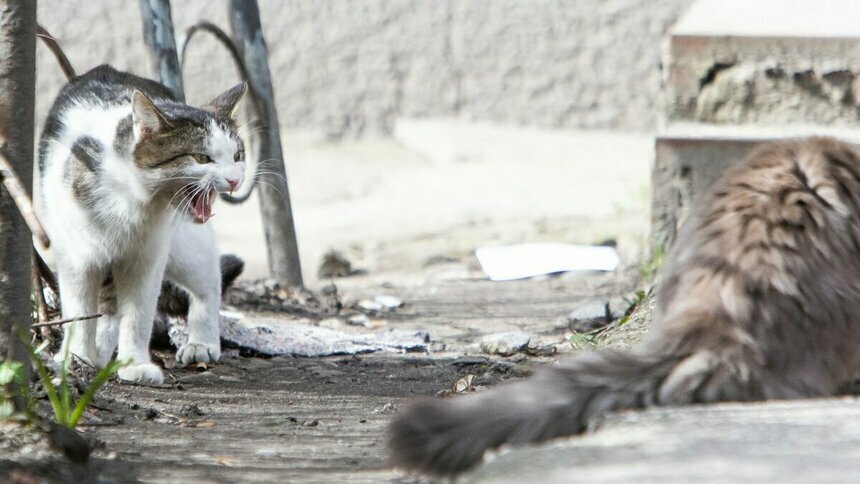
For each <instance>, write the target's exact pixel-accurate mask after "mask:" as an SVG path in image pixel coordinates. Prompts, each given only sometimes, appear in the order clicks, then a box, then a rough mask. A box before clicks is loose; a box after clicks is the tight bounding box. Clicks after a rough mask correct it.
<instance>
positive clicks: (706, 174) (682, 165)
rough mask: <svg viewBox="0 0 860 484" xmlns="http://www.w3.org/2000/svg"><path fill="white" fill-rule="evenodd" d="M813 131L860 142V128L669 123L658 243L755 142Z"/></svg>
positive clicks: (654, 236) (660, 176)
mask: <svg viewBox="0 0 860 484" xmlns="http://www.w3.org/2000/svg"><path fill="white" fill-rule="evenodd" d="M813 135H816V136H833V137H836V138H839V139H842V140H845V141H848V142H852V143H857V144H860V127H858V128H855V129H846V128H828V127H823V126H815V125H791V126H737V125H734V126H731V125H729V126H726V125H713V124H700V123H673V124H671V125H669V126H668V127H667V128H666V129H665V130H664V131H663V133H662V134H660V135H658V136H657V138H656V141H655V158H654V167H653V169H652V178H651V183H652V189H651V240H652V246H653V247H655V248H656V247H663V248H667V247H668V245H670V244H671V242H672V241H673V240H674V239H675V235H676V234H677V229H678V227H679V226H680V224H681V223H682V222H683V220H684V219H685V218H686V216H687V215H688V214H689V213H690V211H691V209H692V208H693V207H695V206H696V204H697V203H698V202H699V200H700V198H701V197H702V195H703V194H704V193H706V192H707V190H708V189H709V188H710V186H711V185H713V183H714V182H715V181H716V180H717V179H718V178H719V177H720V176H722V175H723V173H725V171H726V169H727V168H728V167H729V166H731V165H732V164H733V163H737V162H739V161H741V160H743V159H744V158H745V157H746V155H747V154H748V153H749V152H750V150H752V149H753V148H754V147H755V146H757V145H759V144H761V143H766V142H769V141H775V140H780V139H790V138H803V137H807V136H813Z"/></svg>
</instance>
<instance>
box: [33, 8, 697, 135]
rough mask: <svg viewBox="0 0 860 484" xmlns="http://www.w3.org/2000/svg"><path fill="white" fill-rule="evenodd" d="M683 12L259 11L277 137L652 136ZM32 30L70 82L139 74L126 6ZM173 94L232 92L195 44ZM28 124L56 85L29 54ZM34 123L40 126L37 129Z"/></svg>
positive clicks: (132, 17)
mask: <svg viewBox="0 0 860 484" xmlns="http://www.w3.org/2000/svg"><path fill="white" fill-rule="evenodd" d="M687 3H689V0H649V1H647V2H643V1H641V0H494V1H485V0H432V1H428V0H360V1H358V0H356V1H351V0H283V1H282V0H261V1H260V8H261V10H262V12H263V26H264V29H265V33H266V36H267V40H268V43H269V51H270V62H271V68H272V73H273V76H274V86H275V94H276V97H277V103H278V109H279V113H280V117H281V125H282V126H283V127H287V128H301V129H322V130H324V131H325V132H327V133H328V134H330V135H332V136H335V137H337V136H341V135H357V134H363V133H379V132H383V133H387V132H390V130H391V129H392V126H393V123H394V121H395V120H396V119H397V118H398V117H401V116H403V117H427V116H453V117H460V118H463V119H477V120H489V121H494V122H500V123H510V124H525V125H537V126H546V127H570V128H603V129H618V130H637V131H650V130H653V127H654V123H655V119H656V106H657V104H658V102H657V95H658V90H659V79H660V73H659V61H660V42H661V38H662V35H663V33H664V32H665V31H666V30H667V28H668V27H669V26H670V25H671V23H672V22H673V21H674V19H675V18H676V17H677V16H678V15H679V13H680V12H681V11H682V10H683V8H684V7H685V5H686V4H687ZM173 16H174V21H175V23H176V27H177V35H178V36H179V37H181V36H182V33H181V32H183V31H184V29H185V28H187V27H188V26H189V25H191V24H193V23H194V22H196V21H197V20H201V19H208V20H210V21H213V22H215V23H217V24H219V25H222V26H223V27H224V28H225V29H226V28H227V22H226V2H216V1H212V0H183V1H176V0H174V1H173ZM39 20H40V22H41V23H42V24H43V25H44V26H45V27H46V28H47V29H48V30H49V31H50V32H51V33H52V34H54V36H55V37H57V38H58V39H59V40H60V42H61V44H62V45H63V46H64V48H65V49H66V51H67V53H68V55H69V57H70V58H71V61H72V63H73V64H74V66H75V68H76V69H77V70H78V71H79V72H81V71H84V70H86V69H88V68H89V67H92V66H94V65H96V64H99V63H102V62H110V63H112V64H114V65H116V66H117V67H119V68H122V69H128V70H131V71H133V72H136V73H139V74H144V75H149V74H150V71H149V64H148V62H147V60H146V57H145V54H144V51H143V46H142V40H141V27H140V15H139V12H138V6H137V2H136V1H133V0H125V1H122V2H119V1H93V0H62V1H61V0H42V1H40V2H39ZM186 67H187V70H186V72H187V75H186V90H187V91H189V93H188V97H189V101H191V102H203V101H205V100H206V99H207V98H208V97H209V96H212V95H214V94H216V93H217V92H218V91H219V90H220V89H224V88H227V87H229V86H230V85H231V84H232V83H233V82H235V81H236V80H237V77H236V74H235V73H234V70H233V68H232V66H231V64H230V61H229V60H228V57H227V55H226V54H225V53H223V52H222V51H221V48H220V47H219V46H218V45H216V44H215V42H214V41H212V40H209V39H204V38H203V37H202V36H201V38H200V39H195V44H193V45H192V48H191V49H190V52H189V56H188V63H187V66H186ZM38 70H39V84H38V96H39V99H38V112H39V113H40V114H42V115H43V114H44V113H45V112H46V110H47V107H48V106H49V105H50V102H51V100H52V98H53V96H54V95H55V93H56V92H57V90H58V89H59V86H60V85H61V77H60V74H59V70H58V68H57V67H56V66H55V65H54V61H53V59H52V58H51V57H50V55H49V54H48V52H47V51H46V50H45V49H43V48H41V47H40V48H39V62H38ZM40 119H41V118H40Z"/></svg>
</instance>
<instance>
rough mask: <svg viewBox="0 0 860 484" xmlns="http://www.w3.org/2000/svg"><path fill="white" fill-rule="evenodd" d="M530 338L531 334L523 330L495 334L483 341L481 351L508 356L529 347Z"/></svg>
mask: <svg viewBox="0 0 860 484" xmlns="http://www.w3.org/2000/svg"><path fill="white" fill-rule="evenodd" d="M530 340H531V338H530V337H529V335H527V334H526V333H523V332H522V331H512V332H510V333H499V334H493V335H490V336H487V337H485V338H484V339H483V340H482V341H481V351H483V352H484V353H487V354H495V355H502V356H508V355H512V354H514V353H517V352H519V351H522V350H524V349H526V348H528V346H529V341H530Z"/></svg>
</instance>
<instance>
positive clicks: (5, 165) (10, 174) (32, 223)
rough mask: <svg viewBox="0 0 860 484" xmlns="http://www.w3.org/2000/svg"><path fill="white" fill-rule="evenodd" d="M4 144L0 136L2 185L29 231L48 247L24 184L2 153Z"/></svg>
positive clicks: (4, 141) (0, 177) (0, 178)
mask: <svg viewBox="0 0 860 484" xmlns="http://www.w3.org/2000/svg"><path fill="white" fill-rule="evenodd" d="M5 146H6V140H4V139H2V138H0V181H2V182H3V186H5V187H6V190H8V191H9V195H10V196H11V197H12V200H13V201H14V202H15V205H16V206H17V207H18V211H19V212H21V216H22V217H23V218H24V222H25V223H26V224H27V227H29V229H30V233H32V234H33V236H34V237H36V239H37V240H38V241H39V242H40V243H41V244H42V245H43V246H44V247H45V248H48V247H50V246H51V241H50V240H49V239H48V234H46V233H45V229H44V228H42V224H41V222H39V217H37V216H36V211H35V210H34V209H33V202H31V201H30V196H29V195H28V194H27V189H26V188H24V184H23V183H21V179H20V178H18V175H17V174H16V173H15V170H14V169H13V168H12V164H11V163H9V160H7V159H6V156H5V155H4V148H5Z"/></svg>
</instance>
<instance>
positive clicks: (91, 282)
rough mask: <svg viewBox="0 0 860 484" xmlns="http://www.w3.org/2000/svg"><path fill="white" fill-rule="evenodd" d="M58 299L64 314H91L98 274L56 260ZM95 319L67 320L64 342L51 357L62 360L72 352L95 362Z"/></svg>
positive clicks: (96, 356) (96, 290) (94, 303)
mask: <svg viewBox="0 0 860 484" xmlns="http://www.w3.org/2000/svg"><path fill="white" fill-rule="evenodd" d="M58 268H59V271H58V275H57V279H58V282H59V284H60V302H61V303H62V308H63V318H76V317H81V316H91V315H93V314H96V312H97V311H98V290H99V285H100V282H101V281H100V275H99V274H98V273H96V272H93V271H87V270H83V269H81V268H78V267H74V266H71V265H65V264H62V263H60V264H59V267H58ZM97 324H98V320H96V319H88V320H84V321H75V322H73V323H69V324H67V325H66V327H65V328H64V329H63V345H62V348H61V349H60V352H59V353H57V354H56V355H54V361H55V362H56V363H57V364H58V365H59V364H62V363H63V360H64V359H65V357H66V355H69V354H71V355H74V356H76V357H78V358H80V359H81V360H83V361H84V362H86V363H87V364H89V365H96V364H97V363H98V353H97V352H96V328H97Z"/></svg>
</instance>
